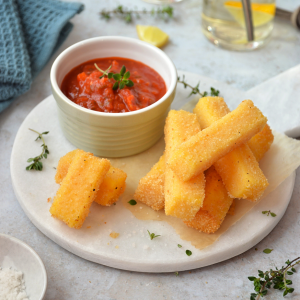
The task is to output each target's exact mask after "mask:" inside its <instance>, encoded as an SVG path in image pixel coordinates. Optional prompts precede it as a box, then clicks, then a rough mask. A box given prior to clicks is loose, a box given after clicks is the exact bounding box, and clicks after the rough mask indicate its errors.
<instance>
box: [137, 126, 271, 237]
mask: <svg viewBox="0 0 300 300" xmlns="http://www.w3.org/2000/svg"><path fill="white" fill-rule="evenodd" d="M266 127H267V128H268V129H266ZM269 130H270V129H269V126H268V125H266V126H265V128H264V129H263V130H262V131H261V132H260V133H258V134H256V135H255V136H254V137H253V138H252V139H251V140H252V149H255V151H254V152H258V153H259V157H262V156H263V155H264V154H265V153H266V152H267V151H268V149H269V147H270V145H271V141H272V140H273V137H272V136H271V135H270V131H269ZM263 132H265V134H262V133H263ZM258 135H259V136H260V137H259V138H257V136H258ZM258 160H259V159H258ZM160 162H163V163H160ZM158 164H159V165H160V167H159V168H157V167H155V166H157V165H158ZM155 166H154V167H153V168H152V169H151V171H150V172H151V177H152V178H157V177H159V178H161V179H162V178H163V174H164V170H165V165H164V156H162V157H161V158H160V160H159V163H156V165H155ZM150 172H149V173H148V174H150ZM148 174H147V175H146V176H145V177H144V178H145V179H146V178H147V176H148ZM205 175H206V178H205V180H206V184H205V192H206V195H205V199H204V201H203V206H202V208H201V209H200V210H199V212H198V213H197V214H196V216H195V219H194V220H192V221H190V222H188V223H189V225H188V226H189V227H192V228H195V229H197V230H200V231H203V232H207V233H213V232H215V231H216V230H217V229H218V228H219V227H220V225H221V223H222V220H223V219H224V218H225V216H226V206H228V205H229V203H230V202H232V204H231V206H230V208H229V210H228V212H227V214H234V210H235V201H236V200H234V199H232V198H230V197H229V196H228V193H227V190H226V188H225V186H224V184H223V182H222V181H221V178H220V175H218V173H217V172H216V171H215V170H214V168H213V167H210V168H209V169H208V170H207V171H206V172H205ZM145 181H146V182H147V183H148V184H147V185H145V186H144V185H143V178H142V179H141V180H140V184H139V188H142V187H143V186H144V187H143V197H144V198H143V201H142V202H144V203H145V204H147V205H148V206H151V207H152V205H151V204H152V203H155V201H156V200H155V198H156V197H157V198H159V199H160V201H161V202H160V204H161V206H160V207H161V208H163V205H164V194H163V190H164V181H163V179H162V180H159V181H155V180H154V181H153V182H150V181H148V180H147V179H146V180H145ZM152 183H153V184H152ZM214 187H217V189H216V191H215V190H214ZM148 195H151V196H152V197H148ZM208 195H209V196H208ZM147 198H149V199H147ZM137 200H140V199H137ZM232 200H233V201H232ZM207 201H209V202H208V203H207ZM149 203H150V204H149ZM219 205H220V206H221V207H222V210H221V211H219V212H218V207H219ZM152 208H153V207H152Z"/></svg>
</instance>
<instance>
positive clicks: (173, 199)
mask: <svg viewBox="0 0 300 300" xmlns="http://www.w3.org/2000/svg"><path fill="white" fill-rule="evenodd" d="M200 130H201V129H200V125H199V123H198V121H197V118H196V115H195V114H192V113H189V112H186V111H183V110H180V111H174V110H171V111H170V112H169V114H168V117H167V120H166V124H165V142H166V151H165V155H166V169H165V213H166V215H172V216H174V217H177V218H180V219H183V220H191V219H193V218H194V217H195V215H196V213H197V212H198V211H199V209H200V208H201V207H202V205H203V200H204V197H205V193H204V189H205V177H204V174H203V173H200V174H198V175H197V176H195V178H192V179H191V180H188V181H185V182H184V181H182V180H181V179H179V178H178V177H177V176H176V174H174V172H173V171H172V170H171V169H170V168H169V167H168V160H169V158H170V156H171V155H172V153H173V152H174V151H176V148H177V147H178V146H179V145H181V144H182V143H183V142H185V141H186V140H188V139H189V138H190V137H192V136H194V135H195V134H197V133H198V132H199V131H200Z"/></svg>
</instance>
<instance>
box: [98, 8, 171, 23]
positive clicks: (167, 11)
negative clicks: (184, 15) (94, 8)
mask: <svg viewBox="0 0 300 300" xmlns="http://www.w3.org/2000/svg"><path fill="white" fill-rule="evenodd" d="M141 15H150V16H153V17H157V18H159V19H163V20H165V21H168V20H169V19H172V18H173V7H171V6H169V5H168V6H163V7H157V8H152V9H151V10H146V9H142V10H138V9H129V8H127V7H124V6H123V5H118V6H117V7H116V8H115V9H113V10H106V9H103V10H102V11H101V12H100V17H101V18H102V19H104V20H106V21H109V20H110V19H111V18H112V17H113V16H116V17H118V18H120V19H122V20H124V21H125V22H126V23H131V22H132V21H133V19H134V17H136V18H137V19H139V18H140V17H141Z"/></svg>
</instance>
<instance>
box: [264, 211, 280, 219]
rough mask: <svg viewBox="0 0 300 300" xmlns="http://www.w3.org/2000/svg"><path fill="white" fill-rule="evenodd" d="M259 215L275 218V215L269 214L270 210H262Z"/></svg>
mask: <svg viewBox="0 0 300 300" xmlns="http://www.w3.org/2000/svg"><path fill="white" fill-rule="evenodd" d="M261 213H262V214H263V215H267V216H269V215H271V216H272V217H273V218H274V217H276V216H277V215H276V214H275V213H273V212H271V211H270V210H264V211H262V212H261Z"/></svg>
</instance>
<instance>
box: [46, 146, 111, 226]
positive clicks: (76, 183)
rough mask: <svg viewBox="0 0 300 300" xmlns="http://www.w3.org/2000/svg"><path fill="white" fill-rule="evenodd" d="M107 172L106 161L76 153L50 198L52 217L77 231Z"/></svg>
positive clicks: (87, 154)
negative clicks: (55, 191)
mask: <svg viewBox="0 0 300 300" xmlns="http://www.w3.org/2000/svg"><path fill="white" fill-rule="evenodd" d="M109 168H110V162H109V161H108V160H107V159H99V158H98V157H95V156H91V155H90V154H89V153H82V152H80V151H79V152H77V153H76V155H75V157H74V158H73V160H72V163H71V164H70V167H69V169H68V173H67V175H66V176H65V178H64V179H63V181H62V182H61V186H60V188H59V189H58V191H57V193H56V196H55V197H54V201H53V203H52V206H51V208H50V213H51V214H52V216H53V217H55V218H57V219H59V220H62V221H63V222H65V223H66V224H67V225H68V226H69V227H72V228H77V229H78V228H81V226H82V224H83V222H84V220H85V219H86V217H87V216H88V213H89V209H90V206H91V204H92V202H93V201H94V200H95V198H96V194H97V192H98V190H99V187H100V185H101V183H102V181H103V179H104V177H105V175H106V173H107V172H108V170H109Z"/></svg>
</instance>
